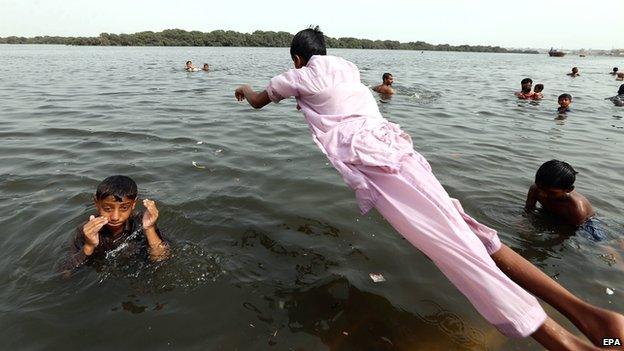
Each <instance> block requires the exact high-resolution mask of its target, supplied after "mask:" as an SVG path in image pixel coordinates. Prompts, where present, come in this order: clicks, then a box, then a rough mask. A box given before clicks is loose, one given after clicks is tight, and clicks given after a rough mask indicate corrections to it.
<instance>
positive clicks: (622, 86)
mask: <svg viewBox="0 0 624 351" xmlns="http://www.w3.org/2000/svg"><path fill="white" fill-rule="evenodd" d="M622 94H624V84H622V85H620V89H618V95H622Z"/></svg>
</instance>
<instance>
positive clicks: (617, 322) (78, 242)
mask: <svg viewBox="0 0 624 351" xmlns="http://www.w3.org/2000/svg"><path fill="white" fill-rule="evenodd" d="M290 56H291V58H292V60H293V64H294V69H290V70H288V71H286V72H284V73H282V74H279V75H277V76H275V77H273V78H272V79H271V80H270V81H269V83H268V85H267V87H266V89H265V90H262V91H259V92H256V91H254V89H253V88H252V87H251V86H249V85H247V84H245V85H241V86H239V87H238V88H236V90H235V91H234V96H235V98H236V99H237V100H238V101H243V100H246V101H247V102H248V103H249V104H250V105H251V106H252V107H254V108H257V109H259V108H262V107H264V106H266V105H268V104H269V103H271V102H273V103H278V102H280V101H281V100H284V99H287V98H289V97H295V98H296V100H297V108H298V109H300V110H301V111H302V112H303V116H304V118H305V119H306V121H307V122H308V126H309V128H310V132H311V134H312V139H313V141H314V142H315V143H316V145H317V146H318V147H319V149H320V150H321V152H322V153H324V154H325V155H326V156H327V158H328V159H329V161H330V162H331V164H332V165H333V166H334V167H335V168H336V170H337V171H338V172H339V173H340V174H341V175H342V177H343V179H344V181H345V182H346V183H347V185H348V186H349V187H351V188H352V189H353V190H355V196H356V199H357V202H358V205H359V207H360V210H361V211H362V213H366V212H368V211H369V210H371V209H372V208H375V209H377V211H378V212H379V213H380V214H381V215H382V216H383V217H384V218H385V219H386V220H387V221H388V222H389V223H390V224H391V225H392V226H393V227H394V228H395V229H396V230H397V231H398V232H399V233H401V234H402V235H403V236H404V237H405V238H406V239H407V240H408V241H409V242H410V243H411V244H412V245H413V246H414V247H416V248H418V249H420V250H421V251H422V252H423V253H424V254H425V255H427V256H428V257H429V258H430V259H431V260H432V261H433V263H434V264H435V265H436V266H437V267H438V268H439V269H440V270H441V271H442V272H443V273H444V274H445V276H446V277H447V278H448V279H449V280H450V281H451V282H452V283H453V284H454V285H455V286H456V287H457V289H459V290H460V291H461V292H462V293H463V294H464V295H465V296H466V297H467V298H468V300H469V301H470V302H471V303H472V304H473V306H474V307H475V308H476V309H477V310H478V311H479V313H481V315H483V316H484V317H485V318H486V319H487V320H488V321H489V322H490V323H492V324H493V325H494V326H495V327H496V328H497V329H498V330H500V331H501V332H502V333H503V334H505V335H507V336H509V337H526V336H529V335H530V336H531V337H533V338H534V339H535V340H536V341H538V342H539V343H540V344H542V345H543V346H544V347H546V348H547V349H549V350H597V349H598V348H597V347H598V346H601V345H602V344H601V342H602V339H603V338H612V339H613V338H619V339H618V340H624V316H622V315H621V314H619V313H616V312H613V311H609V310H606V309H602V308H599V307H596V306H593V305H591V304H589V303H587V302H585V301H583V300H581V299H579V298H578V297H576V296H574V295H573V294H572V293H570V292H569V291H568V290H566V289H565V288H563V287H562V286H561V285H559V284H558V283H557V282H555V281H554V280H553V279H551V278H550V277H549V276H547V275H546V274H544V273H543V272H541V271H540V270H539V269H538V268H537V267H535V266H534V265H533V264H531V263H530V262H528V261H527V260H526V259H524V258H523V257H522V256H520V255H518V254H517V253H515V252H514V251H513V250H512V249H510V248H509V247H508V246H506V245H505V244H503V243H501V241H500V239H499V238H498V235H497V232H496V230H494V229H492V228H489V227H487V226H485V225H483V224H481V223H479V222H477V221H476V220H475V219H473V218H472V217H470V216H469V215H468V214H466V213H465V211H464V210H463V208H462V206H461V204H460V202H459V201H458V200H456V199H453V198H451V197H450V196H449V195H448V193H447V192H446V190H445V189H444V188H443V187H442V185H441V184H440V183H439V181H438V180H437V179H436V177H435V175H434V174H433V172H432V170H431V166H430V165H429V163H428V162H427V160H426V159H425V158H424V157H423V156H422V155H420V154H419V153H418V152H416V151H415V150H414V147H413V144H412V141H411V138H410V136H409V135H408V134H407V133H405V132H404V131H402V130H401V128H400V126H399V125H397V124H395V123H391V122H389V121H387V120H386V119H385V118H384V117H383V116H382V115H381V113H380V111H379V106H378V105H377V102H376V100H375V99H374V98H373V95H372V93H371V91H370V89H369V88H368V87H366V86H365V85H363V84H362V83H361V81H360V73H359V70H358V68H357V67H356V66H355V64H353V63H351V62H349V61H347V60H345V59H342V58H340V57H335V56H328V55H327V51H326V46H325V39H324V35H323V33H322V32H321V31H320V30H319V29H318V27H316V28H308V29H305V30H302V31H300V32H299V33H297V34H296V35H295V36H294V38H293V40H292V44H291V47H290ZM189 64H190V67H192V62H190V61H189V62H188V63H187V67H189ZM383 79H384V84H382V86H377V87H375V88H376V89H375V90H376V91H380V90H381V91H380V93H382V94H383V93H388V92H392V90H388V88H390V89H391V85H392V75H389V76H386V75H384V77H383ZM576 174H577V172H576V171H575V170H574V169H573V168H572V166H570V165H569V164H567V163H565V162H562V161H558V160H551V161H548V162H546V163H544V164H543V165H542V166H541V167H540V168H539V169H538V171H537V173H536V176H535V182H534V184H533V185H532V186H531V187H530V189H529V192H528V194H527V200H526V203H525V208H526V210H527V211H528V212H531V211H533V210H535V206H536V203H538V202H539V203H540V204H541V205H542V207H543V208H544V209H545V210H547V211H549V212H551V213H553V214H554V215H556V216H559V217H561V218H563V219H564V220H565V221H566V222H568V223H571V224H573V225H579V226H588V227H592V228H594V226H593V224H592V223H590V222H591V221H592V220H593V219H594V215H595V213H594V211H593V208H592V206H591V204H590V203H589V201H588V200H587V199H586V198H585V197H583V196H582V195H581V194H579V193H577V192H576V191H575V190H574V181H575V178H576ZM137 202H138V192H137V185H136V183H135V182H134V181H133V180H132V179H130V178H129V177H126V176H112V177H108V178H106V179H104V181H102V183H100V184H99V185H98V187H97V189H96V191H95V194H94V203H95V209H96V212H97V216H96V215H95V214H94V215H91V216H90V217H89V220H88V221H87V222H86V223H85V224H83V225H81V226H80V227H79V228H78V231H77V233H76V236H75V237H74V238H73V243H74V252H73V253H72V257H71V260H70V261H69V262H70V268H69V269H71V270H74V269H76V268H78V267H80V266H83V265H86V264H90V263H91V262H93V261H94V260H97V259H98V258H99V259H105V258H106V254H107V252H109V251H111V250H114V249H116V248H118V247H120V246H121V245H126V248H127V249H129V248H132V249H133V250H135V251H136V253H137V254H142V255H143V256H144V257H145V258H146V259H149V260H151V261H159V260H164V259H167V258H168V257H169V256H170V254H169V252H170V250H169V248H170V242H169V241H168V240H166V239H164V237H163V236H162V235H161V234H160V231H159V230H158V229H157V227H156V221H157V219H158V209H157V207H156V203H155V202H154V201H152V200H149V199H146V200H143V205H144V207H145V208H146V210H145V211H144V212H143V213H139V214H136V215H135V214H134V212H133V211H134V209H135V207H136V204H137ZM136 233H142V234H143V235H137V234H136ZM594 236H595V237H596V238H597V239H598V238H602V236H603V235H602V234H601V233H598V234H596V235H594ZM535 296H537V297H539V298H541V299H542V300H543V301H545V302H546V303H548V304H550V305H552V306H553V307H555V308H556V309H557V310H558V311H560V312H561V313H562V314H563V315H564V316H566V317H567V318H568V319H569V320H570V321H571V322H572V323H574V325H575V326H577V327H578V328H579V330H580V331H581V332H582V333H583V334H585V335H586V336H587V337H588V338H589V340H590V342H591V343H592V344H593V345H596V346H593V345H590V344H588V343H587V342H585V341H583V340H581V339H580V338H578V337H577V336H575V335H573V334H572V333H570V332H568V331H567V330H566V329H565V328H564V327H562V326H561V325H559V324H558V323H557V322H555V321H554V320H553V319H551V318H550V317H549V316H548V315H547V314H546V312H545V311H544V309H543V308H542V307H541V306H540V304H539V302H538V300H537V299H536V297H535Z"/></svg>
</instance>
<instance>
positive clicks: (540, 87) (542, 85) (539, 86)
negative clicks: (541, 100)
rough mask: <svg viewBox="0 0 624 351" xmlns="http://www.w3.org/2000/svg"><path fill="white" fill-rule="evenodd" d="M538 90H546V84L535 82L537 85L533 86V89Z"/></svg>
mask: <svg viewBox="0 0 624 351" xmlns="http://www.w3.org/2000/svg"><path fill="white" fill-rule="evenodd" d="M536 90H539V91H542V90H544V84H535V87H533V91H536Z"/></svg>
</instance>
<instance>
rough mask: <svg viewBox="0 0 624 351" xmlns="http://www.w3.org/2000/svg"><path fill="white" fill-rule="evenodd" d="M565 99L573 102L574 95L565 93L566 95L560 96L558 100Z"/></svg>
mask: <svg viewBox="0 0 624 351" xmlns="http://www.w3.org/2000/svg"><path fill="white" fill-rule="evenodd" d="M565 98H568V99H569V100H570V101H572V95H570V94H568V93H564V94H561V95H559V97H558V98H557V100H561V99H565Z"/></svg>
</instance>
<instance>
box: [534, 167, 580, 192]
mask: <svg viewBox="0 0 624 351" xmlns="http://www.w3.org/2000/svg"><path fill="white" fill-rule="evenodd" d="M577 174H578V172H577V171H575V170H574V168H572V166H571V165H570V164H569V163H567V162H564V161H559V160H550V161H548V162H544V164H542V165H541V166H540V168H539V169H538V170H537V173H535V185H537V187H538V189H539V190H541V191H544V192H548V193H552V194H549V195H557V194H560V195H561V192H564V193H566V192H570V191H572V190H574V182H575V181H576V175H577ZM563 195H565V194H563ZM555 197H556V196H555Z"/></svg>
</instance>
